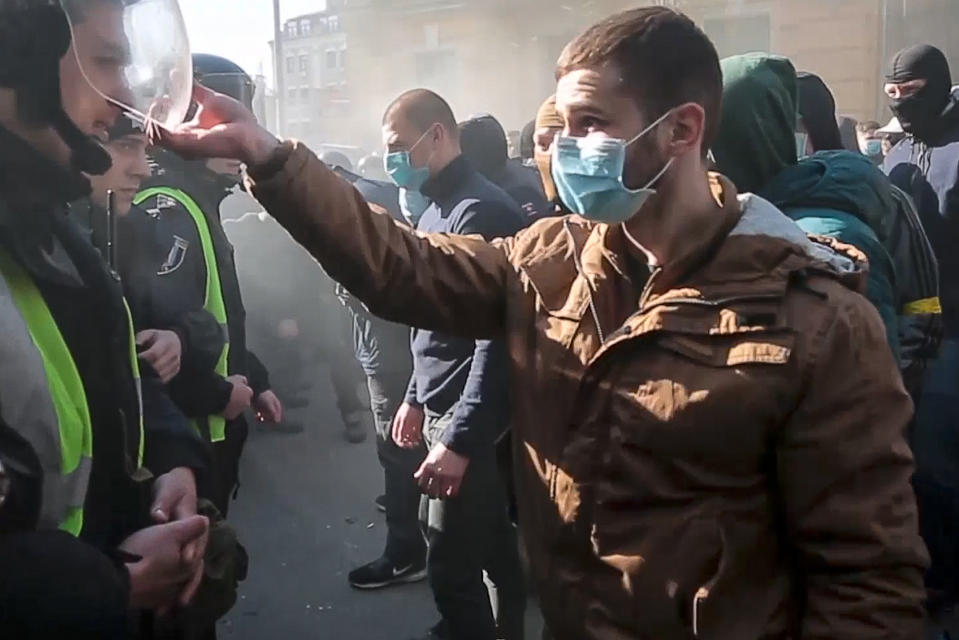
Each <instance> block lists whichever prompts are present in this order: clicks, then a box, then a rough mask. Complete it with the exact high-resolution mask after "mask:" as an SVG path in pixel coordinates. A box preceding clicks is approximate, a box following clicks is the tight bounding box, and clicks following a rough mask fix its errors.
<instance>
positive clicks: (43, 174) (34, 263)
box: [0, 127, 90, 286]
mask: <svg viewBox="0 0 959 640" xmlns="http://www.w3.org/2000/svg"><path fill="white" fill-rule="evenodd" d="M89 193H90V182H89V180H87V179H86V178H85V177H84V176H83V174H82V173H80V172H78V171H74V170H70V169H65V168H63V167H61V166H59V165H58V164H56V163H54V162H53V161H51V160H49V159H47V158H46V157H45V156H43V155H42V154H40V153H38V152H37V151H36V150H34V149H33V147H31V146H30V145H29V144H27V143H26V142H24V141H23V140H22V139H21V138H19V137H18V136H16V135H14V134H13V133H11V132H10V131H7V130H6V129H4V128H2V127H0V245H2V246H3V247H4V248H5V249H6V250H7V251H9V252H11V253H12V254H13V255H14V256H15V257H16V258H17V259H18V261H19V262H20V263H21V264H22V265H23V266H24V267H25V268H26V269H27V270H28V271H30V272H31V273H32V274H33V275H34V276H35V277H38V278H42V279H45V280H47V281H50V282H53V283H57V284H61V285H67V286H82V284H83V283H82V279H81V278H80V277H79V273H78V272H77V268H76V266H75V265H74V263H73V261H72V260H71V258H70V256H69V255H68V253H67V252H66V251H65V249H64V245H63V243H62V241H61V239H60V238H58V236H61V235H63V234H64V232H67V235H69V232H70V231H71V230H72V227H71V224H72V223H71V222H70V221H69V220H67V218H66V213H67V211H68V206H67V205H68V203H69V202H71V201H74V200H77V199H79V198H83V197H85V196H87V195H88V194H89Z"/></svg>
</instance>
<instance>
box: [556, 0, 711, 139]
mask: <svg viewBox="0 0 959 640" xmlns="http://www.w3.org/2000/svg"><path fill="white" fill-rule="evenodd" d="M605 65H615V66H616V67H617V68H618V69H619V70H620V71H621V72H622V74H623V77H622V88H623V90H624V91H626V92H627V93H628V94H630V95H631V96H632V97H633V98H634V99H635V101H636V103H637V105H638V106H639V107H640V108H641V109H643V110H644V111H645V112H646V114H647V115H648V116H649V117H650V118H655V117H658V116H660V115H662V114H664V113H666V112H667V111H668V110H669V109H671V108H673V107H677V106H679V105H681V104H684V103H687V102H695V103H696V104H698V105H700V106H701V107H702V108H703V110H704V111H705V112H706V123H705V131H704V132H703V152H704V153H705V152H706V149H708V148H709V145H710V144H711V143H712V140H713V137H714V136H715V135H716V130H717V129H718V128H719V118H720V115H721V106H722V96H723V74H722V71H721V70H720V67H719V55H718V54H717V53H716V47H714V46H713V43H712V42H710V40H709V38H708V37H707V36H706V34H705V33H703V31H702V29H700V28H699V27H697V26H696V24H695V23H694V22H693V21H692V20H690V19H689V18H688V17H686V16H685V15H683V14H682V13H680V12H678V11H675V10H673V9H670V8H668V7H660V6H653V7H642V8H639V9H629V10H627V11H623V12H621V13H617V14H614V15H612V16H610V17H608V18H606V19H605V20H602V21H600V22H597V23H596V24H594V25H593V26H591V27H590V28H588V29H587V30H586V31H584V32H583V33H582V34H580V35H579V36H577V37H576V38H575V39H574V40H573V41H572V42H570V43H569V44H568V45H566V48H565V49H564V50H563V53H562V54H561V55H560V57H559V61H558V62H557V68H556V79H557V80H559V79H560V78H562V77H563V76H565V75H567V74H569V73H571V72H573V71H576V70H578V69H584V68H593V67H602V66H605Z"/></svg>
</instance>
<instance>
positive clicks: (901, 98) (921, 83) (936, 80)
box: [885, 44, 952, 144]
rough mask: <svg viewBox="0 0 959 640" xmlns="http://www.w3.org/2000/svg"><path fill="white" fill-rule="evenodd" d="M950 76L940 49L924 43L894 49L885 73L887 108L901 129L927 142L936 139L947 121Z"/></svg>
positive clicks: (946, 62) (947, 64)
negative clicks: (898, 49) (897, 119)
mask: <svg viewBox="0 0 959 640" xmlns="http://www.w3.org/2000/svg"><path fill="white" fill-rule="evenodd" d="M951 86H952V76H951V74H950V72H949V62H948V61H947V60H946V56H945V55H943V53H942V51H940V50H939V49H937V48H936V47H933V46H931V45H927V44H923V45H916V46H914V47H908V48H906V49H903V50H902V51H900V52H899V53H897V54H896V55H895V56H894V57H893V59H892V61H891V62H890V63H889V70H888V72H887V73H886V86H885V90H886V95H888V96H889V108H890V109H891V110H892V112H893V113H894V114H895V115H896V117H897V118H899V123H900V124H901V125H902V128H903V130H904V131H905V132H906V133H908V134H911V135H912V136H914V137H916V138H918V139H919V140H921V141H923V142H926V143H927V144H928V143H932V142H935V138H936V136H937V135H938V134H940V133H942V128H943V125H945V124H946V120H947V119H945V118H943V116H944V115H945V111H946V107H947V106H951V104H950V103H951V95H950V88H951Z"/></svg>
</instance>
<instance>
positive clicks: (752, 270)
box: [167, 7, 927, 640]
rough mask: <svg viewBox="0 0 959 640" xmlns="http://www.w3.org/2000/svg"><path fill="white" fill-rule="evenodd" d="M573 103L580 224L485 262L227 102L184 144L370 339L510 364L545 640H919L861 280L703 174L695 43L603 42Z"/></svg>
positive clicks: (631, 30)
mask: <svg viewBox="0 0 959 640" xmlns="http://www.w3.org/2000/svg"><path fill="white" fill-rule="evenodd" d="M557 77H558V78H559V82H558V86H557V109H558V111H559V112H560V113H561V114H562V115H563V117H564V119H565V122H566V127H565V129H564V131H563V135H562V136H561V137H559V138H558V139H557V141H556V144H554V152H553V154H554V155H553V175H554V177H555V178H556V179H557V186H558V187H559V188H560V191H561V193H562V195H563V199H564V201H565V202H566V204H567V205H568V206H569V207H570V208H571V209H573V210H578V211H579V213H581V214H583V215H582V217H576V216H573V217H567V218H556V219H547V220H543V221H541V222H539V223H537V224H535V225H534V226H532V227H531V228H529V229H527V230H525V231H522V232H520V233H519V234H517V235H516V236H514V237H512V238H507V239H501V240H497V241H495V242H492V243H486V242H484V241H483V240H482V239H480V238H478V237H455V236H446V235H427V234H417V233H414V232H411V231H410V230H409V229H407V228H404V227H402V226H400V225H397V224H395V223H394V222H393V221H392V219H391V218H390V217H389V216H387V215H384V214H382V213H378V212H371V211H370V208H369V207H368V205H367V204H366V203H365V202H364V201H363V199H362V198H361V197H360V196H359V195H358V194H357V193H356V192H355V191H354V190H353V189H352V188H350V186H349V185H347V184H346V183H344V182H343V181H341V180H339V179H337V178H336V177H335V176H334V175H333V174H332V173H331V172H329V171H327V170H326V168H325V167H324V166H323V164H322V163H321V162H319V161H318V160H317V159H316V157H315V156H314V155H313V154H312V153H311V152H310V151H309V150H307V149H306V148H304V147H303V146H302V145H298V144H296V143H292V142H286V143H282V144H281V143H280V142H278V141H277V140H275V139H274V138H272V137H271V136H269V134H267V133H265V132H263V131H262V130H258V129H256V128H255V127H254V125H253V123H252V122H251V121H250V120H249V119H248V118H246V117H245V116H244V115H243V114H242V112H240V111H239V110H237V109H235V108H234V107H233V106H232V105H231V104H230V103H229V101H227V100H226V99H224V98H221V97H219V96H213V95H208V94H206V93H205V92H204V93H202V94H201V95H199V97H198V99H199V100H200V102H201V103H202V105H203V108H202V110H201V112H200V113H199V115H198V117H197V119H196V120H195V121H194V122H192V123H190V124H188V125H185V126H184V127H182V128H181V129H180V130H178V132H176V133H175V134H173V135H171V136H169V138H168V139H167V144H169V145H171V146H173V147H175V148H177V149H179V150H180V151H182V152H185V153H193V154H206V155H219V156H224V155H232V156H234V157H238V158H240V159H242V160H243V161H244V162H246V163H247V164H248V165H249V166H250V173H251V176H252V177H253V183H254V189H255V191H254V192H255V194H256V196H257V197H258V198H259V199H260V201H261V202H263V204H264V205H265V206H266V208H267V210H268V211H270V212H271V213H272V214H273V215H274V216H276V218H277V219H278V220H279V221H280V222H281V223H282V224H283V225H284V226H286V227H287V229H288V230H289V231H290V232H291V233H292V234H293V236H294V237H295V238H296V239H297V240H299V241H300V242H302V243H303V244H304V246H306V247H307V249H309V250H310V251H311V253H312V254H313V255H314V256H316V258H317V259H318V260H319V261H320V262H321V263H322V264H323V266H324V268H325V269H326V270H327V271H328V272H329V273H330V275H331V276H332V277H334V278H335V279H337V280H339V281H340V282H342V283H343V284H344V285H345V286H346V287H347V288H348V289H349V290H350V291H351V292H352V293H353V294H354V295H356V296H357V297H358V298H360V299H361V300H363V301H364V302H365V303H366V304H367V305H368V306H369V308H370V309H371V311H373V312H374V313H377V314H379V315H381V316H383V317H385V318H388V319H390V320H393V321H397V322H401V323H404V324H409V325H413V326H419V327H425V328H430V329H433V330H437V331H445V332H449V333H455V334H459V335H462V336H466V337H471V338H490V337H495V336H505V337H506V339H507V341H508V343H509V347H510V355H511V363H512V374H513V376H514V380H515V386H514V388H515V393H514V398H513V407H512V422H513V428H514V440H515V454H516V469H515V471H516V475H517V492H518V501H519V508H520V521H521V526H522V527H523V529H524V534H525V539H526V542H527V545H528V551H529V556H530V559H531V563H532V570H533V574H534V577H535V579H536V582H537V586H538V590H539V595H540V599H541V604H542V607H543V612H544V614H545V618H546V622H547V625H548V626H549V630H550V632H551V634H552V636H553V637H554V638H556V639H562V640H567V639H568V640H584V639H596V640H599V639H603V640H608V639H625V638H650V639H653V640H672V639H674V638H676V639H685V638H691V637H702V638H711V639H724V640H752V639H758V638H764V639H766V638H776V639H787V638H788V639H799V638H803V639H806V640H813V639H817V640H818V639H822V640H825V639H829V640H838V639H848V640H860V639H864V638H896V639H902V640H907V639H908V640H913V639H914V638H917V637H919V636H920V635H921V633H922V618H923V613H922V600H923V597H924V593H923V586H922V572H923V569H924V568H925V565H926V561H927V559H926V553H925V550H924V548H923V546H922V542H921V541H920V539H919V536H918V533H917V524H916V507H915V501H914V498H913V495H912V491H911V489H910V485H909V478H910V475H911V473H912V461H911V456H910V453H909V450H908V448H907V446H906V444H905V441H904V440H903V430H904V428H905V425H906V422H907V421H908V419H909V416H910V414H911V411H912V408H911V405H910V402H909V398H908V396H907V395H906V392H905V391H904V389H903V386H902V382H901V380H900V377H899V374H898V372H897V370H896V365H895V363H894V362H893V359H892V357H891V355H890V353H889V349H888V347H887V346H886V344H885V337H884V334H883V328H882V324H881V323H880V320H879V317H878V316H877V314H876V312H875V310H874V309H873V308H872V306H871V305H870V304H869V302H867V301H866V299H865V298H863V297H862V296H861V295H859V293H857V292H856V290H857V289H858V288H859V287H861V286H862V280H863V279H862V273H861V271H860V269H858V268H857V265H856V262H855V261H854V260H853V259H851V258H850V257H848V256H846V255H843V254H842V253H837V252H836V251H834V250H832V249H830V248H828V247H827V246H825V245H823V244H820V243H818V242H815V241H812V240H809V239H808V238H807V237H806V236H805V235H804V234H803V233H802V232H801V231H800V230H799V229H798V228H797V227H796V226H794V225H793V224H792V223H791V222H790V221H789V220H788V219H787V218H786V217H785V216H783V215H782V214H781V213H780V212H779V211H778V210H776V209H775V208H774V207H773V206H772V205H770V204H769V203H767V202H765V201H763V200H761V199H759V198H756V197H755V196H749V195H737V193H736V191H735V188H734V187H733V185H732V184H731V183H730V182H729V181H728V180H726V179H725V178H723V177H721V176H717V175H709V174H707V171H706V160H705V156H706V150H707V148H708V146H709V143H710V141H711V140H712V138H713V136H714V134H715V130H716V125H717V121H718V118H719V102H720V95H721V93H722V85H721V78H720V70H719V62H718V59H717V56H716V52H715V50H714V48H713V46H712V44H711V43H710V42H709V41H708V39H707V38H706V37H705V35H704V34H703V33H702V32H701V31H700V30H699V29H698V28H696V27H695V26H694V25H693V24H692V22H690V21H689V20H688V19H687V18H686V17H685V16H683V15H681V14H679V13H676V12H674V11H672V10H670V9H666V8H662V7H650V8H642V9H635V10H631V11H627V12H625V13H622V14H618V15H616V16H613V17H611V18H609V19H607V20H605V21H603V22H600V23H598V24H597V25H595V26H593V27H591V28H590V29H589V30H587V31H586V32H585V33H584V34H583V35H581V36H579V37H578V38H577V39H576V40H575V41H573V42H572V43H571V44H570V45H569V46H568V47H567V48H566V50H565V51H564V54H563V56H562V57H561V59H560V61H559V69H558V71H557ZM217 125H219V126H217ZM637 134H639V135H637ZM610 178H611V180H610ZM644 186H646V187H647V188H646V189H637V188H639V187H644ZM627 187H628V189H627ZM653 187H654V188H655V191H653V189H652V188H653ZM599 219H602V220H604V221H606V222H597V220H599ZM860 266H861V265H860Z"/></svg>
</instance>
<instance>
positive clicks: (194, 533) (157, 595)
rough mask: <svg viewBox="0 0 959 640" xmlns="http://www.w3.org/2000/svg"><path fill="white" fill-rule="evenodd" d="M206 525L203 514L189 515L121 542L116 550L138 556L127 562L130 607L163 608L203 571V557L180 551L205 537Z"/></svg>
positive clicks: (141, 531) (138, 533)
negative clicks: (191, 555) (189, 558)
mask: <svg viewBox="0 0 959 640" xmlns="http://www.w3.org/2000/svg"><path fill="white" fill-rule="evenodd" d="M209 526H210V523H209V521H208V520H207V519H206V518H204V517H203V516H192V517H190V518H187V519H185V520H180V521H178V522H171V523H169V524H159V525H156V526H153V527H147V528H146V529H141V530H140V531H137V532H136V533H134V534H133V535H132V536H130V537H129V538H127V539H126V540H124V541H123V543H122V544H121V545H120V549H122V550H123V551H126V552H127V553H131V554H134V555H137V556H139V557H140V558H141V559H140V560H139V561H137V562H134V563H130V564H128V565H127V569H128V570H129V572H130V607H131V608H133V609H140V610H162V609H166V608H167V607H169V606H171V605H172V604H173V603H174V602H175V601H176V599H177V597H178V596H180V595H182V593H183V592H184V587H187V586H189V585H190V583H191V582H193V581H194V580H195V578H196V575H197V573H198V572H200V573H202V571H203V556H199V557H194V558H192V561H188V560H187V559H186V557H185V553H184V550H185V549H186V548H187V547H188V546H189V545H190V544H191V543H194V542H196V541H197V540H199V539H200V538H202V537H203V536H205V535H206V534H207V532H208V530H209ZM191 595H192V594H191Z"/></svg>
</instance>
